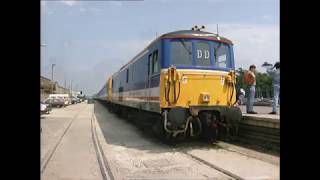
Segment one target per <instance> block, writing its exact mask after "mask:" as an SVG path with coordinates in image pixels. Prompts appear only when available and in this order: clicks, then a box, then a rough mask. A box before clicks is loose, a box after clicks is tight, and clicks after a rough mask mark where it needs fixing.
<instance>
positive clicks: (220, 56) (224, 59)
mask: <svg viewBox="0 0 320 180" xmlns="http://www.w3.org/2000/svg"><path fill="white" fill-rule="evenodd" d="M228 53H229V49H228V46H226V45H223V44H220V45H219V46H218V47H217V48H216V49H215V57H216V61H215V66H216V67H222V68H226V67H230V62H229V60H228V57H229V56H228Z"/></svg>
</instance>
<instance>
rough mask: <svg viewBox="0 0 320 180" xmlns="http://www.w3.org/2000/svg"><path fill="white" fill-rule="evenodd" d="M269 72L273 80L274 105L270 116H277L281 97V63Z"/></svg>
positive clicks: (268, 70)
mask: <svg viewBox="0 0 320 180" xmlns="http://www.w3.org/2000/svg"><path fill="white" fill-rule="evenodd" d="M274 68H276V69H274ZM267 72H268V73H269V74H270V75H271V76H272V79H273V104H272V112H270V113H269V114H277V105H278V102H279V95H280V62H277V63H276V64H275V65H274V66H273V68H271V69H267Z"/></svg>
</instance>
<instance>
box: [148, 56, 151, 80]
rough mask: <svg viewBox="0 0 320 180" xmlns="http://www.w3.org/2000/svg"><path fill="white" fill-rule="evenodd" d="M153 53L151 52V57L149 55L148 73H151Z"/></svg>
mask: <svg viewBox="0 0 320 180" xmlns="http://www.w3.org/2000/svg"><path fill="white" fill-rule="evenodd" d="M151 61H152V54H149V57H148V75H150V74H151V68H152V62H151Z"/></svg>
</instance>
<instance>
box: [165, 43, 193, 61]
mask: <svg viewBox="0 0 320 180" xmlns="http://www.w3.org/2000/svg"><path fill="white" fill-rule="evenodd" d="M170 61H171V63H172V64H174V65H178V66H179V65H180V66H192V44H191V41H186V40H184V39H179V40H178V41H172V42H171V47H170Z"/></svg>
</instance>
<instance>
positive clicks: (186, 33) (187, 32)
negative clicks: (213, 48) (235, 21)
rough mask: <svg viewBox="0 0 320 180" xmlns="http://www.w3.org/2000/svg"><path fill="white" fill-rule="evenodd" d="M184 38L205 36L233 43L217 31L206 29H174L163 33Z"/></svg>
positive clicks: (171, 36) (166, 35)
mask: <svg viewBox="0 0 320 180" xmlns="http://www.w3.org/2000/svg"><path fill="white" fill-rule="evenodd" d="M173 37H177V38H183V37H190V38H191V37H195V38H204V39H212V40H217V41H222V42H226V43H228V44H233V43H232V41H231V40H229V39H227V38H225V37H222V36H219V35H218V34H215V33H210V32H206V31H196V30H180V31H174V32H169V33H166V34H163V35H162V36H161V38H173Z"/></svg>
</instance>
